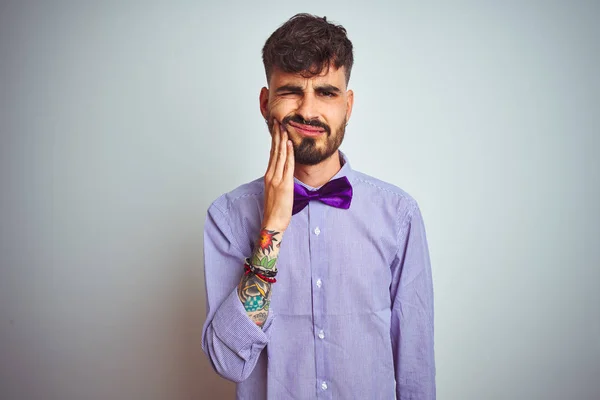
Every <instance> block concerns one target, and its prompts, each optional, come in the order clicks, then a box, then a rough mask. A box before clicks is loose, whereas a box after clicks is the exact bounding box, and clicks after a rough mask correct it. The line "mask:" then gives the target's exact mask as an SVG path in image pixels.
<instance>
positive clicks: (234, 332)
mask: <svg viewBox="0 0 600 400" xmlns="http://www.w3.org/2000/svg"><path fill="white" fill-rule="evenodd" d="M243 260H244V254H243V252H242V251H241V250H240V247H239V246H238V245H237V242H236V240H235V238H234V237H233V233H232V231H231V227H230V226H229V222H228V220H227V215H226V214H225V213H224V212H223V211H221V210H220V209H219V208H218V207H215V206H214V204H213V206H211V207H210V208H209V210H208V215H207V218H206V224H205V227H204V272H205V282H206V295H207V316H206V322H205V323H204V329H203V339H202V348H203V350H204V352H205V353H206V354H207V355H208V357H209V359H210V361H211V364H212V366H213V368H214V369H215V371H216V372H217V373H218V374H219V375H221V376H222V377H224V378H226V379H229V380H231V381H234V382H242V381H244V380H245V379H246V378H248V376H250V374H251V373H252V371H253V369H254V367H255V366H256V363H257V362H258V359H259V356H260V353H261V351H262V350H263V349H264V348H265V346H266V345H267V344H268V343H269V340H270V337H271V335H270V330H271V326H272V323H273V320H274V315H273V310H272V309H271V310H269V315H268V317H267V320H266V321H265V324H264V325H263V327H262V329H261V328H260V327H259V326H257V325H256V324H255V323H254V322H253V321H252V320H251V319H250V318H249V317H248V314H247V313H246V310H245V309H244V306H243V304H242V302H241V301H240V299H239V296H238V293H237V285H238V284H239V282H240V279H241V277H242V274H243V262H244V261H243Z"/></svg>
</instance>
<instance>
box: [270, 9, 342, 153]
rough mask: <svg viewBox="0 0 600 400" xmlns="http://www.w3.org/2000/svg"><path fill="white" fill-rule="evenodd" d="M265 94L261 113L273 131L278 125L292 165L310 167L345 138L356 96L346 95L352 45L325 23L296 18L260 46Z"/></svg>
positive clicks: (305, 16) (307, 17) (306, 16)
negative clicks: (293, 160)
mask: <svg viewBox="0 0 600 400" xmlns="http://www.w3.org/2000/svg"><path fill="white" fill-rule="evenodd" d="M263 62H264V65H265V72H266V75H267V82H268V87H269V88H268V89H267V88H263V89H262V90H261V93H260V108H261V113H262V114H263V116H264V117H265V119H266V120H267V122H268V124H269V128H270V130H272V126H273V120H275V119H276V120H278V121H280V122H281V123H282V126H283V127H285V128H286V129H287V131H288V134H289V137H290V139H291V140H292V142H293V144H294V154H295V158H296V161H297V162H298V163H300V164H306V165H314V164H318V163H319V162H321V161H323V160H324V159H327V158H328V157H330V156H331V155H332V154H334V153H335V152H336V151H337V149H338V147H339V146H340V144H341V143H342V140H343V138H344V133H345V127H346V123H347V121H348V119H349V118H350V114H351V112H352V104H353V101H354V94H353V93H352V91H351V90H347V84H348V80H349V79H350V72H351V70H352V64H353V55H352V43H351V42H350V40H349V39H348V37H347V36H346V30H345V29H344V28H343V27H342V26H340V25H334V24H332V23H330V22H328V21H327V20H326V19H325V18H319V17H316V16H313V15H309V14H298V15H295V16H293V17H292V18H290V19H289V20H288V21H287V22H286V23H285V24H283V25H282V26H281V27H279V28H278V29H277V30H276V31H275V32H274V33H273V34H272V35H271V36H270V37H269V39H268V40H267V42H266V43H265V46H264V47H263Z"/></svg>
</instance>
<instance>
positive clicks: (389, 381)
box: [202, 14, 435, 400]
mask: <svg viewBox="0 0 600 400" xmlns="http://www.w3.org/2000/svg"><path fill="white" fill-rule="evenodd" d="M263 62H264V65H265V70H266V75H267V82H268V88H262V91H261V93H260V110H261V113H262V115H263V117H264V118H265V121H266V122H267V125H268V127H269V131H270V133H271V136H272V143H271V155H270V159H269V162H268V167H267V171H266V173H265V176H264V177H263V178H260V179H258V180H255V181H253V182H250V183H248V184H245V185H242V186H240V187H238V188H237V189H235V190H233V191H232V192H230V193H227V194H225V195H223V196H221V197H219V198H218V199H217V200H216V201H215V202H214V203H213V204H212V205H211V206H210V208H209V210H208V215H207V219H206V226H205V236H204V254H205V274H206V292H207V297H208V307H207V308H208V311H207V314H208V315H207V320H206V323H205V325H204V332H203V340H202V345H203V349H204V351H205V352H206V353H207V354H208V356H209V358H210V360H211V363H212V365H213V367H214V368H215V370H216V371H217V372H218V373H219V374H220V375H221V376H223V377H225V378H227V379H230V380H232V381H235V382H238V386H237V397H238V398H239V399H252V400H255V399H267V398H268V399H277V400H280V399H314V398H324V399H393V398H394V394H395V395H396V397H397V398H398V399H434V398H435V366H434V353H433V290H432V279H431V268H430V262H429V255H428V249H427V241H426V237H425V230H424V226H423V220H422V218H421V213H420V211H419V208H418V206H417V203H416V202H415V200H413V199H412V198H411V197H410V196H409V195H408V194H407V193H405V192H404V191H402V190H401V189H399V188H397V187H395V186H393V185H390V184H388V183H385V182H382V181H379V180H377V179H375V178H372V177H370V176H367V175H365V174H362V173H360V172H358V171H355V170H353V169H352V168H351V167H350V164H349V162H348V158H347V157H346V156H345V155H344V154H343V153H341V152H340V151H339V150H338V148H339V146H340V144H341V143H342V140H343V138H344V131H345V129H346V123H347V121H348V119H349V118H350V115H351V113H352V105H353V100H354V94H353V92H352V91H351V90H348V89H347V84H348V80H349V78H350V71H351V69H352V63H353V54H352V43H351V42H350V40H348V38H347V37H346V30H345V29H344V28H343V27H341V26H339V25H337V26H336V25H334V24H331V23H330V22H328V21H327V20H326V19H325V18H318V17H315V16H312V15H308V14H298V15H296V16H294V17H292V18H291V19H290V20H289V21H287V22H286V23H285V24H284V25H282V26H281V27H280V28H279V29H277V30H276V31H275V32H274V33H273V34H272V35H271V37H270V38H269V39H268V40H267V42H266V43H265V46H264V48H263Z"/></svg>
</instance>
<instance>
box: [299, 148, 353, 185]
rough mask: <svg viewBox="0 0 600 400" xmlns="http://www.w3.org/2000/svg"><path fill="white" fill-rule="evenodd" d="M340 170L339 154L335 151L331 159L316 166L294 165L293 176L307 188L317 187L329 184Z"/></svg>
mask: <svg viewBox="0 0 600 400" xmlns="http://www.w3.org/2000/svg"><path fill="white" fill-rule="evenodd" d="M341 168H342V162H341V160H340V153H339V151H336V152H335V153H333V154H332V155H331V157H329V158H327V159H325V160H323V161H321V162H320V163H318V164H317V165H304V164H298V163H296V166H295V168H294V176H295V177H296V179H298V180H299V181H301V182H302V183H305V184H306V185H308V186H312V187H319V186H323V185H324V184H326V183H327V182H329V180H331V178H333V177H334V176H335V174H337V173H338V172H339V170H340V169H341Z"/></svg>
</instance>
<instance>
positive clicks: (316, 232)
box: [314, 226, 321, 236]
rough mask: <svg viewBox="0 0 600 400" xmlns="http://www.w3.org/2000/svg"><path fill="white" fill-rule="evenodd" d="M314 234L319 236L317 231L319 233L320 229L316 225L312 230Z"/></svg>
mask: <svg viewBox="0 0 600 400" xmlns="http://www.w3.org/2000/svg"><path fill="white" fill-rule="evenodd" d="M314 232H315V235H317V236H319V233H321V230H320V229H319V227H318V226H317V227H316V228H315V230H314Z"/></svg>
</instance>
